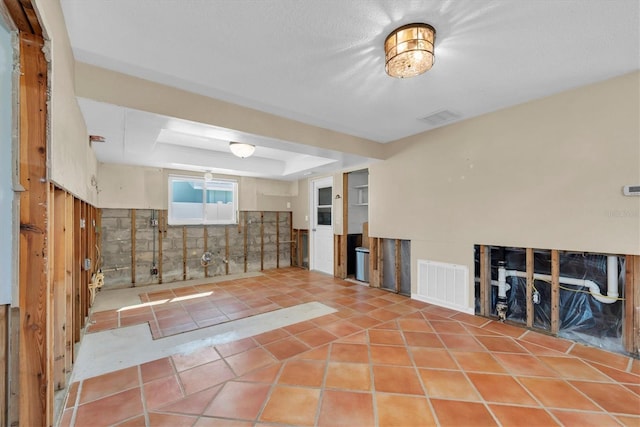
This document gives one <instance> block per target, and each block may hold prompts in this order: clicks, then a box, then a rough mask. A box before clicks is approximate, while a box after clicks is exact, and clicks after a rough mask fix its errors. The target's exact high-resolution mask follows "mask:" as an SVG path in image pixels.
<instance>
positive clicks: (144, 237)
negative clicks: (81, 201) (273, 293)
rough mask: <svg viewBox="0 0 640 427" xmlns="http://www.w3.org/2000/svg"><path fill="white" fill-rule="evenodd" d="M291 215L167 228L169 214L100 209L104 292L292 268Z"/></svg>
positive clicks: (257, 214) (254, 215)
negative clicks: (106, 290)
mask: <svg viewBox="0 0 640 427" xmlns="http://www.w3.org/2000/svg"><path fill="white" fill-rule="evenodd" d="M291 224H292V222H291V213H290V212H272V211H241V212H240V213H239V221H238V224H234V225H187V226H182V225H175V226H174V225H168V223H167V211H166V210H153V209H102V233H101V236H102V242H101V243H102V244H101V264H100V268H101V269H102V271H103V272H104V287H105V288H117V287H125V286H142V285H149V284H154V283H168V282H175V281H181V280H190V279H200V278H206V277H213V276H222V275H228V274H237V273H244V272H257V271H261V270H267V269H273V268H281V267H289V266H290V265H291V255H292V245H293V244H294V242H293V240H292V234H293V233H292V229H291Z"/></svg>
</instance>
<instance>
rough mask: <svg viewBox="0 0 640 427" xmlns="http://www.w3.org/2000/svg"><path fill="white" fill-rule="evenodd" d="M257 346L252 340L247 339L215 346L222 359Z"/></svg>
mask: <svg viewBox="0 0 640 427" xmlns="http://www.w3.org/2000/svg"><path fill="white" fill-rule="evenodd" d="M256 346H257V344H256V342H255V341H254V340H253V339H252V338H245V339H242V340H238V341H232V342H229V343H226V344H220V345H217V346H215V348H216V350H218V353H220V355H221V356H222V357H227V356H231V355H234V354H238V353H241V352H243V351H246V350H249V349H251V348H254V347H256Z"/></svg>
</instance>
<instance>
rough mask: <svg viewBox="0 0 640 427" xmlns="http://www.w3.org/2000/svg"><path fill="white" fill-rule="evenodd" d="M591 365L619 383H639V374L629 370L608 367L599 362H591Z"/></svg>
mask: <svg viewBox="0 0 640 427" xmlns="http://www.w3.org/2000/svg"><path fill="white" fill-rule="evenodd" d="M590 365H591V366H593V367H594V368H596V369H597V370H598V371H600V372H602V373H603V374H606V375H607V376H608V377H609V378H612V379H614V380H616V381H618V382H620V383H627V384H636V385H637V384H640V375H635V374H632V373H629V372H624V371H620V370H618V369H614V368H610V367H608V366H605V365H601V364H599V363H595V362H591V363H590Z"/></svg>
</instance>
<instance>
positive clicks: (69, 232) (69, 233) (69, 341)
mask: <svg viewBox="0 0 640 427" xmlns="http://www.w3.org/2000/svg"><path fill="white" fill-rule="evenodd" d="M73 225H74V222H73V196H72V195H71V194H70V193H65V216H64V239H65V245H64V246H65V255H64V256H65V286H64V287H65V298H66V303H65V305H66V310H65V311H66V314H67V317H66V320H65V336H66V337H65V347H66V349H65V371H66V372H71V367H72V365H73V361H74V360H75V351H74V345H73V344H74V340H73V333H74V332H73V312H74V306H73V295H74V294H73V272H74V268H73V252H74V251H73V233H74V227H73Z"/></svg>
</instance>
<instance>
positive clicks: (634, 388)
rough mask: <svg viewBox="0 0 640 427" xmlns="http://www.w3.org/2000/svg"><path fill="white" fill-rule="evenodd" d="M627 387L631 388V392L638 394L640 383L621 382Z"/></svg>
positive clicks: (639, 394)
mask: <svg viewBox="0 0 640 427" xmlns="http://www.w3.org/2000/svg"><path fill="white" fill-rule="evenodd" d="M623 385H624V386H625V387H626V388H627V389H629V390H631V392H633V393H635V394H637V395H638V396H640V384H623Z"/></svg>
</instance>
